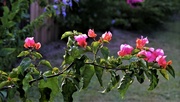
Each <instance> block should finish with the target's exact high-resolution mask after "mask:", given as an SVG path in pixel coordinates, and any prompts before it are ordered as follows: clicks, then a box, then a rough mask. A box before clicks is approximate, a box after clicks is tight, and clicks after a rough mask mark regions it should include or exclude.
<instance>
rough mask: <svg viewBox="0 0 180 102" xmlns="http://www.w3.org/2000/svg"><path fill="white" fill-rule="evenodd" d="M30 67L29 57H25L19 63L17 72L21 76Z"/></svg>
mask: <svg viewBox="0 0 180 102" xmlns="http://www.w3.org/2000/svg"><path fill="white" fill-rule="evenodd" d="M30 65H31V59H30V58H29V57H26V58H24V59H23V60H22V61H21V63H20V65H19V69H18V70H19V71H20V72H21V74H23V73H24V71H26V70H27V69H28V68H29V66H30Z"/></svg>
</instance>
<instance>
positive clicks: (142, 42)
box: [136, 36, 149, 49]
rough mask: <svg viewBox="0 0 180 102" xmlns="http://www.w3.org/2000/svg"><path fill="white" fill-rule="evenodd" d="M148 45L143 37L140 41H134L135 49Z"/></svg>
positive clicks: (147, 41)
mask: <svg viewBox="0 0 180 102" xmlns="http://www.w3.org/2000/svg"><path fill="white" fill-rule="evenodd" d="M148 43H149V40H148V39H147V37H146V38H143V36H141V39H139V38H137V40H136V48H139V49H142V48H143V47H144V46H145V45H146V44H148Z"/></svg>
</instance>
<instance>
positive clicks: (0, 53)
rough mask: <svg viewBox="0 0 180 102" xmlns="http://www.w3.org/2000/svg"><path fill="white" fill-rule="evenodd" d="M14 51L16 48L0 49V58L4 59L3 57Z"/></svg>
mask: <svg viewBox="0 0 180 102" xmlns="http://www.w3.org/2000/svg"><path fill="white" fill-rule="evenodd" d="M15 50H16V48H2V49H0V56H1V57H4V56H7V55H10V54H12V53H13V52H14V51H15Z"/></svg>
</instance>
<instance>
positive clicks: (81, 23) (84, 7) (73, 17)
mask: <svg viewBox="0 0 180 102" xmlns="http://www.w3.org/2000/svg"><path fill="white" fill-rule="evenodd" d="M118 3H119V0H113V1H112V0H79V2H78V3H76V2H75V1H73V6H72V7H68V8H67V9H66V11H67V16H66V17H65V18H63V17H61V18H59V17H58V18H57V19H56V22H58V23H59V25H60V28H61V29H62V32H64V31H66V30H73V29H77V30H79V31H87V30H88V29H89V28H96V30H106V29H109V27H110V26H111V20H112V16H113V15H114V14H115V13H114V11H115V10H116V9H117V6H118V5H117V4H118ZM61 16H62V15H61Z"/></svg>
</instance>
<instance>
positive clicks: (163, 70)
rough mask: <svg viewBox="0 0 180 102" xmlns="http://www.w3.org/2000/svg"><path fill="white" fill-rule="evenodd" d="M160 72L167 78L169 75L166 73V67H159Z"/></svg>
mask: <svg viewBox="0 0 180 102" xmlns="http://www.w3.org/2000/svg"><path fill="white" fill-rule="evenodd" d="M160 73H161V74H162V76H163V77H164V78H165V79H167V80H169V75H168V73H167V71H166V69H161V70H160Z"/></svg>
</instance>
